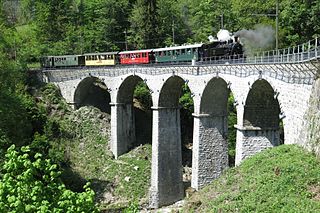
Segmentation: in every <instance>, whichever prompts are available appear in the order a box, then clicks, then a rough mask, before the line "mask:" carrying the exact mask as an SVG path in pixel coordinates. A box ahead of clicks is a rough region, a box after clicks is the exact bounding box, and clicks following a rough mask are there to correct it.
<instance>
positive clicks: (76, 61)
mask: <svg viewBox="0 0 320 213" xmlns="http://www.w3.org/2000/svg"><path fill="white" fill-rule="evenodd" d="M53 64H54V66H55V67H72V66H84V65H85V61H84V56H81V55H62V56H54V57H53Z"/></svg>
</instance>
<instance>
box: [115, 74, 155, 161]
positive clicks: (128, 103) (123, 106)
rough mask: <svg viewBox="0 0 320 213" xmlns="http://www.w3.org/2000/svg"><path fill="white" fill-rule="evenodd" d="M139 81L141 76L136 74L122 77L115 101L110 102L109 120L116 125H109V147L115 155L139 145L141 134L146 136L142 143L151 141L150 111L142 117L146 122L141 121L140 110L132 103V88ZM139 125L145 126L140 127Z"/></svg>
mask: <svg viewBox="0 0 320 213" xmlns="http://www.w3.org/2000/svg"><path fill="white" fill-rule="evenodd" d="M141 81H143V80H142V78H140V77H139V76H137V75H130V76H128V77H126V78H125V79H123V81H122V82H121V85H120V86H119V88H118V91H117V94H116V99H115V100H116V103H112V107H111V111H112V112H111V122H112V124H116V125H111V135H112V138H111V140H112V142H111V143H112V147H111V148H112V151H113V153H114V154H115V155H116V157H117V156H119V155H121V154H123V153H125V152H127V151H129V150H130V149H131V148H133V147H135V146H137V145H139V144H140V143H141V140H137V139H140V138H142V137H143V136H145V137H148V138H147V139H146V140H148V141H146V142H144V143H148V142H151V128H152V127H151V121H152V117H151V112H150V116H146V117H145V118H144V119H146V122H143V121H141V119H142V118H141V116H140V117H138V116H137V114H138V113H141V110H140V111H139V109H138V108H137V107H135V106H134V103H133V95H134V89H135V87H136V86H137V84H138V83H139V82H141ZM150 101H152V100H151V99H150ZM147 119H148V120H147ZM138 124H140V126H139V125H138ZM141 125H145V126H144V127H141ZM143 134H145V135H143ZM146 134H148V135H146ZM141 135H143V136H141ZM140 136H141V137H140ZM138 143H139V144H138Z"/></svg>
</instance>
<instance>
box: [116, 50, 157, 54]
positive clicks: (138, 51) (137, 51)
mask: <svg viewBox="0 0 320 213" xmlns="http://www.w3.org/2000/svg"><path fill="white" fill-rule="evenodd" d="M148 52H152V49H146V50H129V51H122V52H119V54H130V53H148Z"/></svg>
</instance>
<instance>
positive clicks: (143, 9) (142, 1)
mask: <svg viewBox="0 0 320 213" xmlns="http://www.w3.org/2000/svg"><path fill="white" fill-rule="evenodd" d="M157 21H158V20H157V4H156V0H137V1H136V3H135V4H134V8H133V10H132V12H131V16H130V17H129V22H130V29H129V34H130V35H129V37H128V40H129V43H130V45H132V46H133V48H135V49H144V48H153V47H157V46H158V44H159V39H158V24H157Z"/></svg>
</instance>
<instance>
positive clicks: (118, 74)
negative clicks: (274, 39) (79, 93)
mask: <svg viewBox="0 0 320 213" xmlns="http://www.w3.org/2000/svg"><path fill="white" fill-rule="evenodd" d="M316 70H317V68H316V67H314V66H313V64H312V63H308V62H304V63H295V64H294V63H292V64H260V65H250V64H247V65H237V64H229V65H199V66H197V65H196V66H191V65H190V66H186V65H184V66H167V67H161V66H154V67H143V66H142V67H139V66H135V67H115V68H99V69H90V70H75V69H72V70H54V71H46V72H45V75H46V78H47V79H48V81H50V82H54V83H55V84H56V85H57V86H58V87H59V88H60V90H61V93H62V95H63V97H64V98H65V99H66V100H67V102H68V103H70V104H72V105H74V104H75V100H77V101H78V100H79V99H78V98H77V99H76V98H75V93H76V92H75V91H76V90H77V88H78V87H79V85H80V87H82V86H81V84H80V83H81V82H82V81H83V80H84V79H86V78H99V79H100V80H101V81H103V82H104V83H105V85H106V86H107V87H108V90H109V91H110V97H111V103H115V104H114V105H113V106H112V107H111V108H112V109H111V126H112V132H111V147H112V151H113V153H114V154H115V155H116V156H118V155H120V154H121V153H124V152H126V151H128V149H129V148H130V144H131V143H132V142H133V141H134V140H135V135H134V134H133V133H134V131H131V130H130V129H132V130H133V129H134V116H133V111H132V100H130V103H131V106H130V103H129V99H130V98H132V96H131V94H132V93H133V91H132V90H133V86H134V85H135V83H136V82H137V79H139V80H143V81H144V82H145V83H146V84H147V85H148V87H149V89H150V91H151V95H152V101H153V108H154V110H153V121H152V123H153V124H152V175H151V176H152V177H151V189H150V204H151V206H153V207H159V206H161V205H166V204H170V203H173V202H175V201H176V200H179V199H182V198H183V186H182V168H181V139H180V133H181V131H180V118H179V117H180V115H179V110H177V109H176V108H177V105H176V104H177V97H176V96H177V94H176V93H177V88H178V87H176V86H177V85H178V86H181V85H182V84H183V83H187V84H188V86H189V88H190V90H191V92H192V96H193V100H194V114H195V118H194V133H193V138H194V141H193V143H194V144H193V146H194V150H193V161H194V162H193V168H192V171H193V174H192V185H193V187H195V188H201V187H202V186H203V185H205V184H207V183H208V182H210V181H211V180H213V179H214V178H216V177H218V176H219V175H220V174H221V172H222V171H223V169H224V168H226V166H227V164H228V158H227V154H226V153H227V143H226V140H225V138H226V134H227V131H226V129H225V125H226V118H225V116H226V106H225V105H224V101H225V99H224V97H225V95H222V94H225V91H227V90H226V88H228V89H230V90H231V92H232V93H233V95H234V99H235V103H234V105H235V106H236V108H237V128H238V130H237V144H236V146H237V148H236V161H237V164H239V163H240V162H241V161H242V160H243V159H245V158H246V157H248V156H251V155H254V154H255V153H257V152H259V151H261V150H263V149H265V148H268V147H273V146H275V145H278V144H279V126H277V125H279V119H281V120H282V122H283V126H284V143H285V144H305V143H306V138H307V137H300V135H301V134H300V133H301V131H302V130H303V128H302V126H303V123H304V115H305V113H306V111H307V109H308V103H309V102H308V101H309V97H310V94H311V89H312V84H313V82H314V75H315V74H314V73H315V72H316ZM127 79H128V80H127ZM168 79H175V80H168ZM256 82H260V83H261V82H264V84H260V83H256ZM125 84H126V85H128V86H125V87H123V86H122V85H125ZM259 84H260V86H259ZM255 85H258V86H255ZM164 86H165V87H167V90H166V91H165V92H164V93H162V88H163V87H164ZM121 88H122V89H121ZM123 88H124V90H123ZM223 88H224V89H223ZM266 88H267V89H266ZM82 89H85V87H83V88H82ZM128 93H131V94H130V95H128ZM206 94H207V95H206ZM208 94H209V95H208ZM252 94H254V95H252ZM163 95H164V96H163ZM173 96H174V98H173ZM208 98H211V99H212V101H211V102H210V101H208V102H207V103H206V104H205V106H207V107H205V108H201V107H202V101H203V100H204V99H207V100H209V99H208ZM249 99H250V100H251V101H249V102H248V100H249ZM260 99H261V100H263V101H258V100H260ZM124 100H125V101H124ZM80 101H81V97H80ZM161 102H162V103H165V104H163V105H161V104H160V103H161ZM217 103H220V104H218V105H217ZM117 104H118V105H117ZM121 104H123V106H122V105H121ZM218 106H219V107H218ZM224 106H225V107H224ZM265 106H268V107H265ZM204 109H205V110H204ZM209 109H211V111H210V110H209ZM221 110H222V111H221ZM218 111H220V112H221V113H217V112H218ZM271 112H273V113H271ZM270 113H271V116H268V115H269V114H270ZM203 115H205V116H203ZM207 115H209V116H207ZM222 120H223V121H222ZM268 120H269V121H268ZM264 124H265V125H264ZM274 124H277V125H274ZM131 132H133V133H131Z"/></svg>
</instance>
